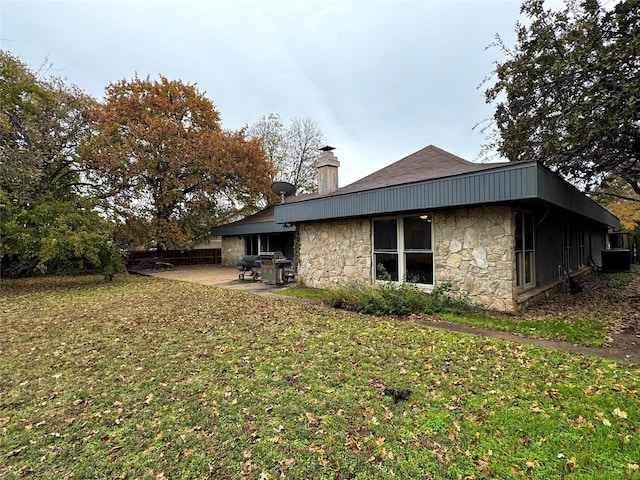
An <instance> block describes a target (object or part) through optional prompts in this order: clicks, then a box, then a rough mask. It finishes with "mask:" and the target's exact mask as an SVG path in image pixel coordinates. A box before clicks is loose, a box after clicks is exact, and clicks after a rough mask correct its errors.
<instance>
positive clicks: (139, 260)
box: [125, 248, 222, 268]
mask: <svg viewBox="0 0 640 480" xmlns="http://www.w3.org/2000/svg"><path fill="white" fill-rule="evenodd" d="M125 262H126V265H127V268H136V267H137V266H140V267H149V266H152V264H155V263H160V264H163V263H166V264H171V265H173V266H174V267H177V266H184V265H219V264H220V263H222V250H221V249H219V248H203V249H198V250H157V251H152V252H147V251H143V252H138V251H131V252H129V253H128V255H127V257H126V258H125Z"/></svg>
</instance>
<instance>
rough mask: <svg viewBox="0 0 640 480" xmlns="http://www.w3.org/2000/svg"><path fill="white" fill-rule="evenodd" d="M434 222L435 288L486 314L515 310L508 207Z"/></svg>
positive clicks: (452, 214) (457, 213) (444, 215)
mask: <svg viewBox="0 0 640 480" xmlns="http://www.w3.org/2000/svg"><path fill="white" fill-rule="evenodd" d="M433 222H434V255H435V264H436V265H435V272H436V284H440V285H441V284H443V283H445V282H451V285H452V288H451V290H452V293H454V294H456V295H460V296H465V295H466V296H467V298H468V299H469V300H470V301H471V302H474V303H480V304H482V305H484V306H485V307H487V308H490V309H494V310H501V311H513V310H515V308H516V305H515V301H514V292H515V260H514V253H513V252H514V233H513V230H514V226H513V225H514V224H513V218H512V211H511V209H510V208H509V207H478V208H468V209H459V210H452V211H443V212H437V213H436V214H434V216H433Z"/></svg>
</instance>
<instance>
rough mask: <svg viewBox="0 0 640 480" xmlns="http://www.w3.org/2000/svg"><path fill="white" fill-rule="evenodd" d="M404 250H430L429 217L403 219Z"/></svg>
mask: <svg viewBox="0 0 640 480" xmlns="http://www.w3.org/2000/svg"><path fill="white" fill-rule="evenodd" d="M423 217H424V218H423ZM404 248H405V250H431V217H430V216H428V215H422V216H421V217H406V218H405V219H404Z"/></svg>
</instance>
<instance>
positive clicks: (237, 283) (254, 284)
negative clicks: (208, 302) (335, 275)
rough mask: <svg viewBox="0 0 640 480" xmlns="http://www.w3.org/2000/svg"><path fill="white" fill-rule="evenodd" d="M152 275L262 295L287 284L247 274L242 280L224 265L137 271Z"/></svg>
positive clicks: (237, 272) (231, 268)
mask: <svg viewBox="0 0 640 480" xmlns="http://www.w3.org/2000/svg"><path fill="white" fill-rule="evenodd" d="M136 273H140V274H143V275H149V276H151V277H158V278H167V279H169V280H182V281H185V282H193V283H200V284H202V285H210V286H214V287H221V288H229V289H231V290H242V291H245V292H253V293H258V294H261V295H267V294H273V293H277V290H278V289H280V288H284V287H286V286H287V285H286V284H285V285H267V284H264V283H262V282H261V281H260V280H251V278H250V276H249V275H247V276H246V277H245V278H246V280H240V279H239V277H238V274H239V273H240V272H239V271H238V270H237V269H236V268H233V267H224V266H222V265H198V266H190V267H174V268H169V269H159V270H144V271H142V272H136Z"/></svg>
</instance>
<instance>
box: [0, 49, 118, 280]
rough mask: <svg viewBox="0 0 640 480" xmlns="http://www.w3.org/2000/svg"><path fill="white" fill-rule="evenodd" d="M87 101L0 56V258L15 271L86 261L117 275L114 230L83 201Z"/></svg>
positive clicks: (59, 83)
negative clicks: (81, 154) (81, 151)
mask: <svg viewBox="0 0 640 480" xmlns="http://www.w3.org/2000/svg"><path fill="white" fill-rule="evenodd" d="M92 103H93V100H92V99H91V98H90V97H88V96H87V95H85V94H83V93H82V92H81V91H80V90H79V89H78V88H77V87H75V86H69V85H67V84H65V82H63V81H62V80H60V79H57V78H48V79H43V78H39V77H38V76H37V75H36V74H34V73H33V72H31V70H29V68H27V67H26V66H25V65H24V64H23V63H22V62H20V60H18V59H17V58H16V57H14V56H12V55H11V54H10V53H8V52H4V51H0V126H1V127H2V130H1V136H0V168H1V173H2V175H0V253H1V254H2V255H5V254H11V255H14V256H15V258H16V259H17V261H16V262H14V264H13V265H14V273H17V274H20V275H32V274H33V273H35V272H43V273H44V272H52V271H53V272H62V271H65V272H67V271H70V270H71V269H76V268H78V267H83V266H84V265H85V263H86V262H90V263H92V264H93V265H94V266H96V267H98V268H100V269H102V271H103V273H104V274H105V276H106V277H108V278H111V277H112V276H113V273H115V272H116V271H118V270H120V269H122V260H121V258H119V255H118V251H117V249H116V248H115V246H114V244H113V242H112V240H111V229H112V227H111V225H110V224H109V223H108V222H107V221H106V220H105V219H104V218H102V217H100V215H99V214H98V212H97V210H96V202H95V201H94V200H93V199H91V198H89V196H88V191H87V187H88V185H87V184H85V183H84V181H83V176H82V172H81V170H80V168H79V165H78V162H77V158H76V150H77V148H78V146H79V145H80V144H81V143H82V142H83V141H84V139H85V138H86V136H87V135H88V133H89V130H88V125H87V121H86V112H87V109H88V108H90V106H91V105H92Z"/></svg>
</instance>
